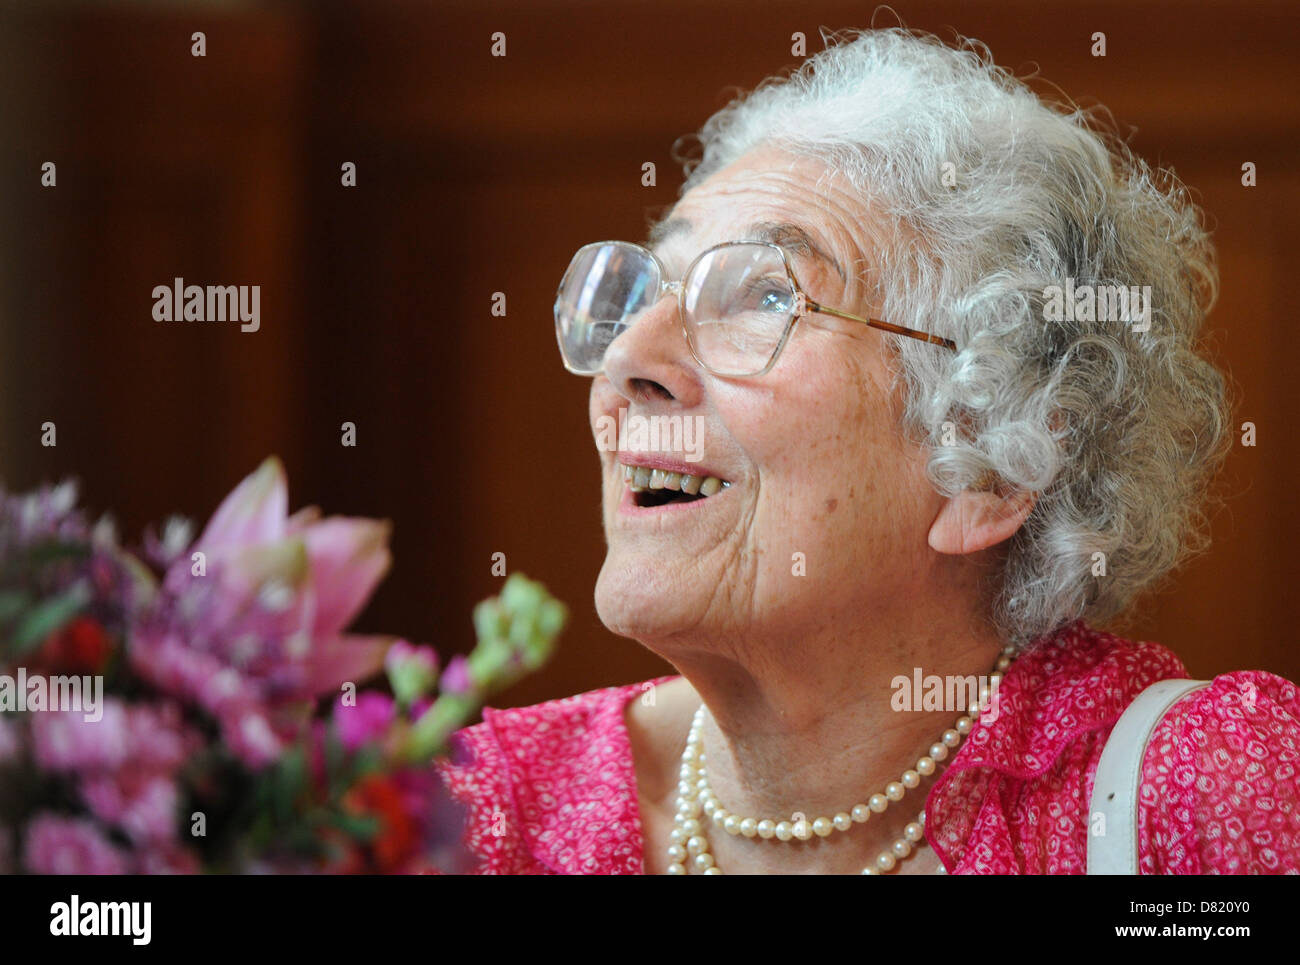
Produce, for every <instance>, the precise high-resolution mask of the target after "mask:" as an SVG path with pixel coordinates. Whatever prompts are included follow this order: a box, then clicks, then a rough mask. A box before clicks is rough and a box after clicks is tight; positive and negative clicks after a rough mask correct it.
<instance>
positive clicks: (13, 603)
mask: <svg viewBox="0 0 1300 965" xmlns="http://www.w3.org/2000/svg"><path fill="white" fill-rule="evenodd" d="M31 604H32V598H31V594H29V593H25V592H24V591H22V590H5V591H4V592H0V623H9V622H10V621H11V620H13V619H14V618H15V617H16V616H18V614H20V613H22V612H23V611H24V610H26V609H27V608H28V607H29V606H31Z"/></svg>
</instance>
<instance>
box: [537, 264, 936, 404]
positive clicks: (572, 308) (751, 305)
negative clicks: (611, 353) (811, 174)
mask: <svg viewBox="0 0 1300 965" xmlns="http://www.w3.org/2000/svg"><path fill="white" fill-rule="evenodd" d="M669 292H671V293H674V294H676V296H677V309H678V315H679V316H680V318H681V322H682V330H683V332H684V333H685V335H686V344H687V346H688V347H689V348H690V350H691V355H693V356H694V357H695V360H696V361H697V362H699V363H700V365H702V366H703V367H704V368H705V369H707V370H708V371H709V372H712V373H713V374H714V375H717V376H721V377H723V378H745V377H750V376H757V375H766V374H767V373H768V372H770V371H771V370H772V366H773V365H775V364H776V360H777V356H779V355H780V354H781V350H782V349H783V348H784V347H785V344H786V342H788V341H789V340H790V336H791V334H792V333H793V332H794V327H795V324H796V323H797V322H798V320H799V319H800V318H802V317H803V316H804V315H807V314H809V313H810V312H821V313H823V314H826V315H834V316H835V317H836V318H843V319H847V320H848V321H851V322H861V323H862V324H864V325H869V326H871V327H872V328H878V329H880V330H882V331H885V332H893V333H895V334H897V335H906V336H908V337H909V338H916V339H920V340H922V341H924V342H929V343H930V344H932V345H942V346H944V347H945V348H948V349H951V350H953V351H956V349H957V346H956V344H955V343H954V342H952V341H951V340H950V339H946V338H941V337H940V336H938V335H930V334H927V333H926V332H919V331H917V330H915V329H911V328H904V327H903V326H902V325H894V324H892V323H890V322H882V321H880V320H879V319H875V318H860V317H858V316H857V315H850V314H849V313H847V312H841V311H838V310H837V309H834V308H828V307H827V306H825V305H819V304H818V303H817V302H815V301H813V300H812V299H810V298H809V297H808V296H807V295H805V294H804V291H803V289H802V288H801V287H800V286H799V282H798V281H797V280H796V279H795V277H794V270H793V269H792V268H791V267H790V258H789V255H788V254H787V253H786V251H785V249H784V248H782V247H781V246H780V245H776V244H772V243H770V242H764V241H732V242H726V243H724V244H720V245H715V246H714V247H712V248H710V249H708V250H707V251H705V252H703V253H702V254H700V255H699V257H697V258H696V259H695V260H694V261H693V262H691V264H690V267H689V268H687V269H686V274H685V275H684V276H682V280H681V281H679V282H674V281H666V280H665V272H664V267H663V264H662V263H661V262H660V261H659V259H658V258H657V257H656V256H655V254H654V252H652V251H650V250H648V249H646V248H643V247H642V246H641V245H635V244H631V243H629V242H626V241H598V242H596V243H594V244H590V245H584V246H583V247H582V248H579V249H578V253H577V254H576V255H574V256H573V260H572V261H571V262H569V267H568V269H567V270H566V271H565V273H564V279H563V280H562V281H561V282H560V288H559V291H558V292H557V293H556V296H555V334H556V338H557V339H558V340H559V343H560V355H561V356H562V357H563V359H564V367H565V368H567V369H568V370H569V371H570V372H573V373H574V374H576V375H599V374H600V373H601V372H602V371H604V364H605V353H606V351H607V350H608V349H609V346H610V344H611V343H612V342H613V341H614V339H616V338H618V336H619V335H621V334H622V333H623V332H624V331H626V330H627V329H628V328H630V327H631V326H632V325H633V323H635V322H636V320H637V319H638V318H639V317H640V316H641V315H642V314H643V313H645V312H646V311H647V310H649V309H650V308H652V307H653V306H654V305H656V304H658V302H659V300H660V299H661V298H662V297H663V296H664V295H665V294H667V293H669Z"/></svg>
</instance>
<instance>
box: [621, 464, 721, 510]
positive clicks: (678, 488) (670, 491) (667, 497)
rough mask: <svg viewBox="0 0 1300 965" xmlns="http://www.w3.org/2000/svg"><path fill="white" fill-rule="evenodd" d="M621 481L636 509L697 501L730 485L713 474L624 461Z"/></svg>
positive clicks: (714, 494)
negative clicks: (693, 472)
mask: <svg viewBox="0 0 1300 965" xmlns="http://www.w3.org/2000/svg"><path fill="white" fill-rule="evenodd" d="M623 481H624V482H626V483H627V487H628V489H630V490H631V491H632V502H633V503H634V504H635V505H636V506H638V507H640V508H649V507H654V506H667V505H668V504H669V503H697V502H699V501H700V500H702V499H708V498H709V497H710V496H716V495H717V494H718V493H720V492H722V490H724V489H727V488H728V487H730V486H731V483H729V482H728V481H727V480H725V479H719V478H718V477H717V476H703V475H700V476H697V475H692V474H690V473H680V472H669V471H667V470H664V469H651V468H650V467H649V466H629V465H627V464H626V463H624V464H623Z"/></svg>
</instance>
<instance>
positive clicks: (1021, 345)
mask: <svg viewBox="0 0 1300 965" xmlns="http://www.w3.org/2000/svg"><path fill="white" fill-rule="evenodd" d="M823 39H824V40H825V41H826V44H827V46H826V49H825V50H823V51H822V52H820V53H818V54H817V55H815V56H813V57H811V58H809V59H808V60H807V61H805V62H804V63H803V65H802V66H801V67H800V68H799V69H798V70H796V71H794V72H793V73H790V74H788V75H783V76H780V77H772V78H769V79H767V80H765V81H764V82H763V83H762V84H760V85H759V86H758V87H757V88H756V89H755V90H754V91H753V92H751V93H749V94H747V95H741V96H740V97H738V98H737V99H736V100H734V101H732V102H731V103H730V104H728V105H727V106H726V107H724V108H723V109H722V110H720V111H719V112H718V113H716V114H714V115H713V116H712V117H711V118H709V120H708V121H707V122H706V123H705V124H704V126H703V128H702V129H701V131H700V132H699V134H698V135H694V141H695V143H696V146H697V149H696V150H695V151H693V152H690V153H688V154H683V153H682V148H681V145H682V143H683V142H682V141H679V142H678V145H677V146H675V157H676V159H677V160H679V161H681V162H682V163H683V164H684V167H685V173H686V180H685V183H684V184H683V186H682V189H681V191H682V193H683V194H684V193H685V192H686V191H688V190H690V188H692V187H693V186H695V185H696V184H698V183H700V182H701V181H702V180H704V179H705V178H707V177H709V176H710V175H711V174H713V173H715V172H717V171H719V170H720V169H722V168H723V167H726V166H727V165H729V164H730V163H731V162H733V161H735V160H737V159H738V158H740V157H741V156H742V155H744V154H745V153H747V152H748V151H750V150H751V149H754V148H757V147H759V146H765V145H773V146H777V147H781V148H783V149H785V150H788V151H790V152H792V153H796V154H799V155H802V156H808V157H813V158H816V159H819V160H820V161H822V162H823V163H825V164H826V165H827V166H828V167H829V168H831V169H833V170H835V171H837V172H838V173H840V174H841V175H843V176H845V177H846V178H847V180H848V183H849V184H850V185H851V187H852V189H853V190H855V191H856V192H858V193H859V194H860V195H861V197H862V199H863V201H864V205H865V207H864V210H867V208H868V207H869V209H870V210H871V211H872V213H873V215H874V217H873V218H872V219H871V224H870V225H869V224H867V223H866V221H865V219H864V224H863V233H864V238H863V242H864V244H863V249H864V250H866V251H871V252H872V253H873V264H874V268H875V269H876V270H875V271H874V272H873V275H874V276H876V277H875V278H874V280H873V282H872V283H871V287H872V289H873V290H874V293H875V295H876V296H877V297H878V304H879V305H880V306H881V308H882V311H883V317H884V318H886V319H888V320H890V321H892V322H895V323H898V324H902V325H906V326H908V327H911V328H915V329H921V330H924V331H929V332H935V333H937V334H940V335H943V336H946V337H948V338H950V339H952V340H953V341H954V342H955V343H956V344H957V346H958V352H957V353H956V354H954V353H952V352H949V351H944V350H939V349H936V348H935V347H933V346H930V345H928V344H925V343H923V342H919V341H917V340H915V339H910V338H906V337H900V336H885V337H887V338H894V339H896V350H897V361H898V378H899V382H900V386H901V387H902V389H903V391H904V392H905V398H906V410H905V417H904V425H903V426H902V431H904V432H906V433H908V435H909V436H910V437H912V438H914V439H915V440H916V441H917V442H918V443H919V444H922V445H925V446H927V447H928V450H929V454H930V455H929V461H928V474H929V477H930V480H931V482H932V484H933V485H934V486H935V488H936V489H937V490H938V491H939V492H941V493H943V494H945V495H953V494H954V493H956V492H958V491H960V490H962V489H964V488H980V482H979V481H980V480H988V479H990V478H992V479H995V480H997V484H998V485H999V486H1001V487H1015V488H1019V489H1023V490H1026V491H1032V492H1036V493H1037V494H1038V500H1037V503H1036V505H1035V507H1034V509H1033V512H1032V513H1031V514H1030V516H1029V518H1028V519H1027V521H1026V522H1025V524H1024V525H1023V526H1022V527H1021V529H1020V530H1019V531H1018V532H1017V534H1016V535H1015V536H1014V537H1013V538H1012V539H1011V540H1010V541H1009V543H1008V545H1007V547H1006V552H1005V565H1004V566H1003V567H1002V569H1001V570H1000V572H999V573H998V574H997V578H996V581H995V585H992V586H991V587H990V588H989V596H990V608H991V612H990V618H991V620H992V622H993V624H994V625H995V626H996V627H997V629H998V631H999V632H1000V633H1001V635H1002V636H1003V638H1004V639H1006V640H1007V641H1009V642H1011V643H1013V644H1016V645H1017V646H1020V647H1024V646H1027V645H1028V644H1030V643H1031V642H1033V641H1035V640H1037V639H1040V638H1042V637H1043V636H1045V635H1046V634H1049V633H1051V632H1052V631H1054V630H1056V629H1058V628H1059V627H1061V626H1064V625H1065V624H1067V623H1070V622H1072V621H1074V620H1076V619H1078V618H1080V617H1082V618H1085V619H1088V620H1090V621H1092V622H1101V621H1105V620H1108V619H1111V618H1113V617H1115V616H1117V615H1118V614H1120V613H1122V612H1123V611H1124V610H1126V609H1127V608H1128V607H1129V606H1130V604H1131V603H1132V602H1133V601H1134V600H1135V599H1136V598H1137V597H1138V595H1139V594H1140V593H1141V592H1142V591H1144V590H1147V589H1149V588H1151V587H1153V586H1154V585H1155V584H1157V583H1158V582H1159V581H1160V580H1161V579H1162V578H1163V577H1164V576H1166V575H1167V574H1168V573H1169V572H1170V571H1171V570H1172V569H1173V568H1174V567H1175V566H1177V565H1178V564H1179V563H1180V562H1182V561H1183V560H1184V559H1185V558H1186V557H1187V556H1188V555H1190V554H1191V553H1194V552H1197V551H1199V550H1201V549H1203V548H1204V547H1205V545H1206V544H1207V543H1208V538H1207V536H1206V533H1207V531H1208V526H1207V525H1206V519H1205V507H1206V502H1205V499H1204V496H1205V488H1206V486H1207V484H1208V482H1209V481H1210V479H1211V478H1212V477H1213V476H1214V475H1215V474H1216V473H1217V470H1218V468H1219V466H1220V464H1221V462H1222V460H1223V457H1224V455H1225V454H1226V449H1227V446H1228V441H1229V435H1230V423H1229V416H1230V412H1229V400H1228V388H1229V387H1228V383H1227V381H1226V379H1225V378H1224V376H1223V375H1222V374H1221V373H1220V372H1219V371H1218V369H1216V367H1215V366H1214V365H1213V364H1211V362H1210V361H1208V360H1207V359H1206V358H1205V357H1203V354H1202V349H1201V348H1200V347H1199V346H1198V343H1197V340H1198V332H1199V330H1200V329H1201V326H1202V322H1203V320H1204V318H1205V315H1206V313H1207V312H1208V311H1209V310H1210V308H1211V306H1212V305H1213V304H1214V301H1215V299H1216V297H1217V293H1218V274H1217V269H1216V267H1215V258H1214V249H1213V247H1212V245H1211V243H1210V239H1209V234H1208V232H1207V230H1206V229H1205V227H1204V226H1203V218H1202V215H1201V212H1200V210H1199V209H1198V207H1197V206H1196V205H1195V204H1194V203H1193V202H1192V201H1191V200H1190V198H1189V197H1188V192H1187V190H1186V188H1185V187H1184V186H1183V185H1182V183H1181V182H1179V181H1178V180H1177V178H1176V177H1174V175H1173V173H1172V171H1153V170H1152V169H1151V168H1150V167H1149V166H1148V165H1147V164H1146V163H1145V162H1143V161H1142V160H1141V159H1139V158H1137V157H1135V156H1134V155H1133V153H1132V152H1131V151H1130V150H1129V149H1128V147H1127V146H1126V145H1125V144H1124V143H1123V142H1122V141H1120V140H1119V139H1118V138H1117V137H1115V136H1114V135H1113V134H1111V133H1109V132H1108V131H1106V130H1104V129H1103V125H1101V124H1099V123H1098V122H1097V118H1096V117H1095V116H1093V115H1092V114H1091V113H1090V112H1086V111H1083V110H1081V109H1079V108H1077V107H1075V106H1073V105H1072V104H1069V103H1063V104H1058V103H1054V102H1049V101H1046V100H1044V99H1040V97H1039V96H1038V95H1037V94H1035V93H1034V91H1033V90H1031V89H1030V87H1029V86H1027V85H1026V84H1025V83H1023V82H1022V81H1020V80H1018V79H1017V78H1015V77H1014V76H1012V75H1011V74H1009V73H1008V72H1007V71H1005V70H1003V69H1001V68H999V67H997V66H995V65H994V64H993V62H992V57H991V55H990V54H989V52H988V49H987V48H986V47H984V45H982V44H980V43H979V42H978V41H972V40H966V39H960V38H959V39H958V40H957V42H956V43H955V44H954V45H951V46H950V45H947V44H944V43H943V42H942V41H940V40H939V39H938V38H936V37H934V36H932V35H928V34H921V33H917V32H914V31H910V30H906V29H903V28H892V29H887V30H870V31H848V32H841V33H828V32H824V33H823ZM685 140H686V139H683V141H685ZM945 175H947V176H946V177H945ZM881 215H883V216H884V217H883V218H882V217H880V216H881ZM882 223H883V224H884V225H885V226H886V227H884V228H883V229H881V228H879V227H878V226H879V225H880V224H882ZM1066 279H1073V282H1074V284H1075V285H1076V286H1085V285H1087V286H1094V287H1095V286H1102V285H1114V286H1123V287H1125V288H1129V287H1131V286H1149V287H1150V306H1151V315H1150V319H1149V325H1150V328H1149V330H1147V331H1144V332H1139V331H1134V330H1133V329H1134V326H1133V325H1131V324H1127V323H1124V322H1120V321H1096V320H1077V319H1075V320H1069V321H1049V320H1047V319H1046V317H1045V312H1044V305H1045V302H1046V300H1047V299H1046V297H1045V292H1046V290H1047V289H1049V288H1050V286H1063V285H1064V284H1065V282H1066ZM863 281H864V282H865V279H864V280H863ZM1083 314H1087V313H1083ZM1096 554H1104V556H1097V555H1096ZM1099 562H1101V563H1103V564H1104V575H1094V574H1095V573H1099V571H1100V569H1101V567H1099V566H1098V565H1097V564H1098V563H1099Z"/></svg>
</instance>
